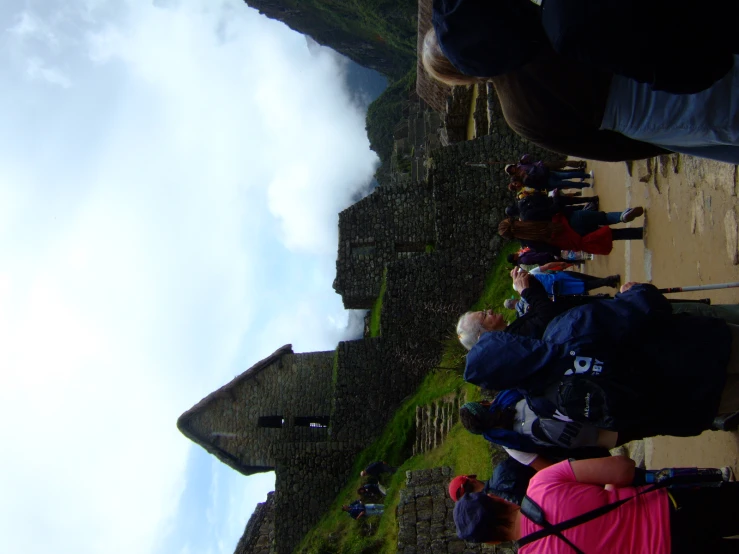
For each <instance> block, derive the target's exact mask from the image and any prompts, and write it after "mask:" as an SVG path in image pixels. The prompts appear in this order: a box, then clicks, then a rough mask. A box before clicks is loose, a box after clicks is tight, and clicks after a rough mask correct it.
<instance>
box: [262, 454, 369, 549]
mask: <svg viewBox="0 0 739 554" xmlns="http://www.w3.org/2000/svg"><path fill="white" fill-rule="evenodd" d="M285 446H288V445H285ZM360 451H361V446H359V445H357V444H355V443H353V442H351V441H345V442H341V441H338V442H337V441H331V442H328V441H326V442H316V443H310V444H301V445H295V448H293V449H292V450H291V451H288V450H285V451H284V453H283V456H280V459H279V462H278V465H277V468H276V471H275V477H276V478H275V510H276V512H277V514H278V517H277V518H276V519H275V533H276V536H277V545H276V547H277V548H276V552H277V554H290V552H292V551H293V550H294V549H295V547H296V546H297V545H298V543H300V541H301V540H302V539H303V537H304V536H305V535H306V533H307V532H308V531H309V530H310V529H311V527H313V526H314V525H315V524H316V523H318V520H319V519H320V518H321V516H322V515H323V514H324V513H325V512H327V511H328V509H329V507H330V506H331V503H332V502H333V501H334V499H335V498H336V495H337V494H339V491H341V488H342V487H343V486H344V485H345V484H346V482H347V481H348V480H349V478H350V477H351V468H352V466H353V465H354V458H355V457H356V455H357V454H358V453H359V452H360Z"/></svg>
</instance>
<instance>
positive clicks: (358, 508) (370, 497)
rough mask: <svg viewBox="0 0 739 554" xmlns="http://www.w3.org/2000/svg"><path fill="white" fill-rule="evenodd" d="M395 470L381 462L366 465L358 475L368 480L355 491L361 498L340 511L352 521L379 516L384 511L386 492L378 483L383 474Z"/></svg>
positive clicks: (395, 469)
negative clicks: (346, 514)
mask: <svg viewBox="0 0 739 554" xmlns="http://www.w3.org/2000/svg"><path fill="white" fill-rule="evenodd" d="M397 469H398V468H397V467H393V466H391V465H390V464H388V463H386V462H383V461H377V462H372V463H370V464H368V465H367V467H365V468H364V469H363V470H362V471H361V473H360V475H361V476H362V477H368V478H369V479H370V480H368V482H366V483H364V484H363V485H362V486H360V487H359V488H358V489H357V494H358V495H359V496H360V497H361V498H359V499H357V500H354V501H353V502H352V503H351V504H345V505H343V506H342V507H341V509H342V510H343V511H345V512H346V513H348V514H349V516H350V517H351V518H353V519H359V518H361V517H365V516H381V515H382V514H383V513H384V511H385V505H384V504H383V503H382V501H383V499H384V498H385V496H386V495H387V491H386V490H385V487H383V486H382V485H381V484H380V482H379V479H380V476H381V475H382V474H383V473H395V472H396V471H397Z"/></svg>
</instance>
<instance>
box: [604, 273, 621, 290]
mask: <svg viewBox="0 0 739 554" xmlns="http://www.w3.org/2000/svg"><path fill="white" fill-rule="evenodd" d="M606 279H607V280H608V286H609V287H612V288H614V289H617V288H618V287H619V285H620V284H621V276H620V275H611V276H610V277H606Z"/></svg>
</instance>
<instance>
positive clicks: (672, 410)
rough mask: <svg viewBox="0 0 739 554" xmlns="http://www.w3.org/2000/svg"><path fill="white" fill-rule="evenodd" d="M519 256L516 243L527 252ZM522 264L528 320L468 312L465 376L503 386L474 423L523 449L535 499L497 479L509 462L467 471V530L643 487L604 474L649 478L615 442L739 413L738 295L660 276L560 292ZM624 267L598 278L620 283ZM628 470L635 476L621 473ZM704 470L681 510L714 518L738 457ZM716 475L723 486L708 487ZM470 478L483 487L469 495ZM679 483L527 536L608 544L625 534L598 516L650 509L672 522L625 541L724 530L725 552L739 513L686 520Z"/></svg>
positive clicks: (554, 517)
mask: <svg viewBox="0 0 739 554" xmlns="http://www.w3.org/2000/svg"><path fill="white" fill-rule="evenodd" d="M518 260H519V257H518V256H515V255H514V256H513V261H518ZM542 261H544V260H542ZM551 263H553V262H549V261H547V264H551ZM554 263H561V262H554ZM511 277H512V280H513V286H514V289H515V290H516V291H517V292H518V293H519V294H520V296H521V301H520V304H523V307H521V306H520V304H519V303H516V304H519V305H517V306H512V303H509V302H507V303H506V304H507V305H506V307H509V308H511V307H514V308H516V311H517V314H518V316H519V317H518V318H517V319H516V320H515V321H513V322H512V323H511V324H508V323H507V322H506V320H505V317H504V316H503V315H502V314H499V313H496V312H494V311H492V310H484V311H478V312H468V313H466V314H464V315H463V316H462V317H461V318H460V320H459V322H458V324H457V334H458V337H459V340H460V342H461V343H462V344H463V345H464V346H465V348H467V349H468V350H469V353H468V355H467V363H466V368H465V374H464V376H465V380H466V381H468V382H470V383H474V384H477V385H479V386H481V387H483V388H485V389H489V390H496V391H501V392H499V393H498V394H497V395H496V396H495V398H494V399H493V400H492V402H488V401H480V402H468V403H466V404H465V405H463V406H462V407H461V409H460V419H461V422H462V424H463V425H464V426H465V428H466V429H467V430H469V431H470V432H472V433H475V434H480V435H483V436H484V437H485V438H486V439H487V440H489V441H491V442H493V443H496V444H498V445H500V446H502V447H503V448H504V449H505V450H506V451H507V453H508V454H509V455H510V461H509V462H508V463H509V464H519V465H522V466H525V467H526V468H528V469H529V471H530V473H529V475H528V476H527V475H526V474H522V475H518V476H516V478H517V479H519V480H522V481H523V485H521V484H519V485H518V488H519V490H520V489H521V488H523V489H524V490H526V486H527V485H528V492H527V493H526V494H527V496H528V498H529V500H528V501H527V503H525V504H524V506H527V509H526V510H524V511H523V512H522V511H521V509H523V508H521V509H519V508H518V506H521V502H522V500H521V499H520V498H519V499H518V501H517V499H515V498H514V499H511V498H506V497H505V496H501V495H500V494H498V493H496V492H495V491H497V490H498V489H499V488H500V487H501V485H500V482H499V481H500V477H499V476H498V475H493V479H491V482H489V483H488V484H487V485H485V487H482V485H481V482H479V481H476V480H475V478H474V476H460V477H458V478H456V479H455V480H454V481H453V482H452V483H451V484H450V489H449V493H450V495H451V497H452V498H453V499H454V500H455V501H460V502H459V504H458V505H457V506H455V521H457V528H458V532H459V534H460V536H461V537H463V538H465V539H468V540H485V541H486V542H487V541H507V540H514V539H518V538H520V537H522V536H524V535H527V534H530V533H534V531H536V530H537V529H539V528H540V527H547V525H546V524H544V523H542V521H538V520H537V519H536V518H537V517H538V516H537V512H536V510H534V511H533V512H532V511H531V510H532V508H531V503H532V502H533V503H534V504H536V503H539V504H541V506H539V504H536V506H538V509H539V511H540V512H541V511H542V510H543V512H544V513H546V515H547V518H549V520H550V521H551V522H558V523H561V522H562V521H565V520H567V519H569V518H573V517H575V516H579V515H582V514H583V513H585V512H588V511H589V509H590V508H588V509H585V508H586V507H588V506H590V507H591V508H592V509H595V508H597V507H598V506H599V505H600V506H606V505H610V504H611V503H612V502H615V501H617V500H619V499H620V498H629V497H632V496H635V495H639V494H640V490H643V489H639V488H630V489H628V490H624V489H623V488H618V489H615V490H608V489H605V488H604V487H603V486H604V485H607V484H610V485H614V484H620V485H621V486H622V487H623V486H624V485H634V486H637V487H638V486H639V485H643V484H645V483H648V482H649V481H644V479H647V478H648V476H647V477H644V475H643V472H642V471H641V470H638V469H636V470H635V469H634V466H633V462H631V461H629V460H618V459H615V458H613V457H610V453H609V449H611V448H613V447H615V446H618V445H622V444H625V443H627V442H629V441H632V440H635V439H640V438H644V437H649V436H653V435H659V434H666V435H677V436H691V435H697V434H699V433H701V432H702V431H704V430H706V429H723V430H733V429H736V428H737V426H739V412H737V410H739V388H738V387H739V334H738V333H739V325H737V324H738V323H739V310H738V309H737V307H736V306H709V305H705V304H700V303H694V302H680V303H674V304H673V303H670V302H669V301H667V299H665V298H664V296H663V295H662V294H660V293H659V291H657V289H656V288H655V287H653V286H652V285H648V284H638V283H626V284H625V285H623V286H622V287H621V288H620V293H619V294H618V295H617V296H616V297H615V298H610V297H607V298H600V297H595V298H588V297H584V296H579V295H578V296H574V297H573V296H568V295H566V294H563V295H562V296H559V297H557V299H556V301H555V302H553V301H552V298H551V296H552V291H551V290H547V283H546V281H545V282H542V280H541V275H532V274H531V273H529V272H527V271H525V270H523V269H522V268H520V267H514V269H513V270H512V271H511ZM617 278H618V276H613V277H611V278H607V279H605V280H596V281H595V282H596V283H600V282H603V281H606V282H609V283H608V284H611V285H613V284H615V282H616V281H617ZM604 284H605V283H604ZM568 460H569V461H568ZM573 460H577V462H575V461H573ZM581 462H582V463H581ZM550 466H555V467H554V468H552V469H551V470H547V471H544V472H542V473H541V474H540V475H537V476H535V477H533V480H531V481H530V482H529V479H531V474H533V472H534V471H541V470H545V469H547V468H549V467H550ZM618 472H622V473H623V475H627V476H629V478H626V477H623V478H622V479H621V480H617V481H614V480H613V479H614V476H615V475H617V474H618V475H621V474H620V473H618ZM706 475H708V478H707V477H706ZM690 476H691V478H694V480H693V481H690V483H691V485H692V486H694V485H696V481H695V479H697V480H698V481H697V482H698V484H700V483H703V485H704V487H698V488H697V489H696V490H697V491H698V492H694V493H688V492H687V491H685V490H682V489H681V490H680V492H679V493H678V495H677V496H678V497H679V498H680V501H681V503H680V504H673V508H672V510H673V511H674V510H677V507H680V509H681V510H682V508H683V507H686V512H681V514H683V513H693V512H694V511H696V510H697V511H701V513H703V512H702V511H703V510H708V511H707V512H705V513H704V514H703V516H702V517H705V518H708V517H712V516H713V515H715V514H716V511H717V510H718V511H721V510H727V509H731V508H733V507H734V506H736V504H731V503H732V502H734V501H735V500H739V489H737V486H736V485H735V484H734V483H729V482H728V480H729V479H731V480H733V475H732V474H731V472H730V471H728V469H727V468H724V469H723V470H701V472H699V474H697V475H693V474H690ZM706 479H708V481H707V482H705V481H706ZM701 480H702V481H701ZM683 484H684V483H683ZM462 485H465V486H462ZM706 485H708V486H710V488H711V489H712V492H705V491H704V488H705V486H706ZM719 485H720V486H719ZM665 486H666V483H665ZM681 486H682V485H681ZM694 488H695V487H694ZM466 492H470V493H474V494H471V495H470V497H469V498H468V499H467V500H463V496H464V494H465V493H466ZM673 492H674V491H673V490H672V488H670V489H664V490H661V491H660V492H658V491H655V492H654V493H650V494H648V495H646V494H645V496H644V498H643V499H641V498H640V500H639V501H636V502H634V503H633V504H632V505H630V506H624V508H619V509H618V510H616V509H615V508H614V513H613V514H612V515H611V516H609V517H605V515H603V519H601V518H600V517H594V518H593V519H597V520H598V522H597V523H596V522H594V523H593V524H592V525H591V526H590V527H588V523H587V521H581V522H580V524H579V525H578V527H579V526H581V527H582V528H578V529H575V528H573V529H572V531H571V533H570V532H568V533H565V535H566V537H565V538H564V539H563V538H562V537H559V536H557V535H556V534H555V535H547V534H544V535H542V536H540V538H539V539H537V540H535V541H532V542H531V543H527V542H526V541H523V542H521V543H520V544H522V545H524V546H525V550H524V551H526V552H560V551H562V552H571V551H572V545H571V544H570V543H569V542H568V541H574V542H575V543H576V544H579V547H578V548H582V549H583V550H584V547H585V546H587V547H588V550H590V551H593V550H595V548H594V546H595V545H597V544H600V545H601V547H604V545H610V546H611V547H613V543H612V542H609V541H610V539H608V538H607V537H604V536H603V535H602V534H598V533H596V531H595V530H596V529H598V528H600V526H602V525H608V524H607V523H606V522H607V521H611V523H614V522H616V521H619V520H618V518H627V520H628V518H632V517H633V516H634V514H636V515H639V517H640V518H643V519H644V521H645V525H646V524H647V523H648V524H649V525H658V526H659V525H661V527H659V533H658V534H654V533H651V534H644V532H643V531H644V530H643V529H641V528H640V529H635V530H633V533H631V534H629V535H628V536H629V537H630V538H629V539H628V540H625V539H623V537H621V538H619V542H618V543H617V544H619V545H621V546H624V549H621V550H618V551H622V552H627V551H629V552H631V551H633V552H637V551H638V552H641V551H644V552H647V551H648V552H660V551H661V552H670V551H673V552H676V551H679V550H677V549H675V548H672V550H670V548H667V549H665V545H669V544H671V543H672V544H673V545H676V544H683V545H688V544H692V545H693V546H695V545H696V544H699V543H700V544H704V543H705V542H706V541H709V542H710V541H711V540H715V541H716V542H715V544H716V548H717V549H718V550H716V551H717V552H723V551H724V550H721V549H722V548H728V549H729V551H732V550H731V548H735V546H734V545H736V546H739V543H728V544H724V542H722V540H723V539H722V537H724V536H726V534H727V533H728V531H727V530H732V532H731V533H729V534H730V535H732V534H734V532H739V518H735V519H727V518H726V517H725V516H723V515H722V516H721V517H720V518H718V520H717V521H722V522H723V523H722V524H721V525H722V526H717V525H718V524H716V525H713V526H709V527H707V529H708V531H707V532H705V533H704V532H700V533H696V532H695V529H694V528H691V529H690V530H686V529H685V528H683V527H681V526H674V522H675V521H677V520H678V519H679V517H678V516H674V514H672V511H671V509H670V505H671V504H670V503H669V502H668V500H667V499H669V498H671V497H670V496H669V494H672V493H673ZM582 495H584V497H585V498H589V500H587V501H583V502H584V503H583V504H581V503H580V502H579V501H578V502H577V503H573V502H569V503H568V502H566V500H567V499H568V498H575V497H576V498H580V496H582ZM629 495H631V496H629ZM483 496H484V497H486V498H484V499H483V498H482V497H483ZM501 498H502V499H503V500H501ZM707 503H713V504H712V506H711V507H710V509H709V508H707V507H705V506H704V504H707ZM542 507H543V508H542ZM522 513H523V516H522V515H521V514H522ZM491 514H497V515H495V516H492V515H491ZM604 514H605V512H604ZM660 514H661V515H660ZM706 514H708V515H706ZM539 515H541V514H539ZM673 516H674V517H673ZM680 517H681V516H680ZM496 518H497V519H496ZM609 518H610V519H609ZM614 518H615V519H614ZM722 518H723V519H722ZM496 521H497V523H495V524H493V523H491V522H496ZM701 521H702V520H701ZM670 522H672V524H670ZM508 524H510V527H508V526H507V525H508ZM671 525H672V526H671ZM727 525H728V526H727ZM493 529H495V530H493ZM588 529H589V530H588ZM589 533H590V534H589ZM691 533H692V534H691ZM712 533H713V534H712ZM536 536H539V535H536ZM573 537H574V538H573ZM599 541H600V542H599ZM604 541H605V542H604ZM629 541H632V542H629ZM712 544H713V543H712ZM628 545H630V547H629V548H626V546H628ZM647 545H649V546H650V548H646V546H647ZM576 551H579V550H577V549H576ZM609 551H613V550H609Z"/></svg>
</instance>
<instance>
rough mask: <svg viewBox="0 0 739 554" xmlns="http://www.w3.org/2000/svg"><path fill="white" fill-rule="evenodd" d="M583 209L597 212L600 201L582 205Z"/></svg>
mask: <svg viewBox="0 0 739 554" xmlns="http://www.w3.org/2000/svg"><path fill="white" fill-rule="evenodd" d="M582 209H583V210H588V211H591V212H597V211H598V202H588V203H587V204H585V205H584V206H583V207H582Z"/></svg>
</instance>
